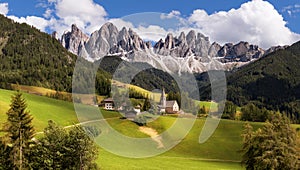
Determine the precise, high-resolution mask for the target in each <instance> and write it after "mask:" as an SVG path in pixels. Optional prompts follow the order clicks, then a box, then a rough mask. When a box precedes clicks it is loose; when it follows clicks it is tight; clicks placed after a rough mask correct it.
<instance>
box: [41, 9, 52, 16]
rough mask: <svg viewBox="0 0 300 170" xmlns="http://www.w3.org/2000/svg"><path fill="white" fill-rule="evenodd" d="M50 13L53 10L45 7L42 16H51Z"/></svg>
mask: <svg viewBox="0 0 300 170" xmlns="http://www.w3.org/2000/svg"><path fill="white" fill-rule="evenodd" d="M52 13H53V10H52V9H50V8H47V9H46V11H45V13H44V15H43V16H44V17H45V18H51V16H52Z"/></svg>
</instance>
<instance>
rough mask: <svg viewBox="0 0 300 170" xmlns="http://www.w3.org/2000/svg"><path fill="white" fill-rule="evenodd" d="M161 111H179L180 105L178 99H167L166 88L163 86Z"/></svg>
mask: <svg viewBox="0 0 300 170" xmlns="http://www.w3.org/2000/svg"><path fill="white" fill-rule="evenodd" d="M158 107H159V112H160V113H170V114H173V113H177V112H179V105H178V103H177V101H176V100H169V101H167V97H166V94H165V89H164V88H163V90H162V93H161V96H160V104H159V105H158Z"/></svg>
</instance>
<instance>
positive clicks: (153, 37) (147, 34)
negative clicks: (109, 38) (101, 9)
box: [109, 18, 168, 41]
mask: <svg viewBox="0 0 300 170" xmlns="http://www.w3.org/2000/svg"><path fill="white" fill-rule="evenodd" d="M109 22H111V23H113V24H114V25H115V26H116V27H117V28H118V30H121V29H122V28H123V27H126V28H127V29H129V28H131V29H132V30H133V31H134V32H136V33H137V34H138V35H139V36H140V37H141V38H142V39H144V40H148V41H158V40H159V39H160V38H163V37H165V36H166V35H167V33H168V31H166V30H165V29H164V28H162V27H160V26H158V25H148V26H143V25H142V24H141V25H139V26H137V27H135V26H134V25H133V24H132V23H131V22H128V21H124V20H123V19H120V18H114V19H110V20H109Z"/></svg>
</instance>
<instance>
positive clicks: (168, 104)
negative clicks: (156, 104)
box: [166, 100, 177, 107]
mask: <svg viewBox="0 0 300 170" xmlns="http://www.w3.org/2000/svg"><path fill="white" fill-rule="evenodd" d="M175 102H176V103H177V101H176V100H170V101H166V107H173V106H174V104H175Z"/></svg>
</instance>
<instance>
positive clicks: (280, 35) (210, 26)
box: [189, 0, 300, 48]
mask: <svg viewBox="0 0 300 170" xmlns="http://www.w3.org/2000/svg"><path fill="white" fill-rule="evenodd" d="M189 21H190V22H191V23H193V24H195V26H196V27H197V28H199V29H200V30H201V31H202V32H203V33H204V34H206V35H207V36H209V37H210V38H211V39H212V40H214V41H217V42H220V43H225V42H238V41H241V40H244V41H249V42H250V43H254V44H258V45H260V46H261V47H263V48H268V47H270V46H274V45H285V44H291V43H293V42H295V41H297V40H299V39H300V35H298V34H295V33H293V32H291V31H290V29H289V28H288V27H287V26H286V22H285V21H284V19H283V17H282V16H281V15H280V14H279V13H278V11H277V10H276V9H275V8H274V6H273V5H271V4H270V3H269V2H266V1H263V0H253V1H251V2H247V3H244V4H242V5H241V7H240V8H239V9H231V10H230V11H228V12H224V11H220V12H217V13H214V14H211V15H208V14H207V13H206V12H205V11H204V10H195V11H194V12H193V14H192V15H191V16H190V18H189Z"/></svg>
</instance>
